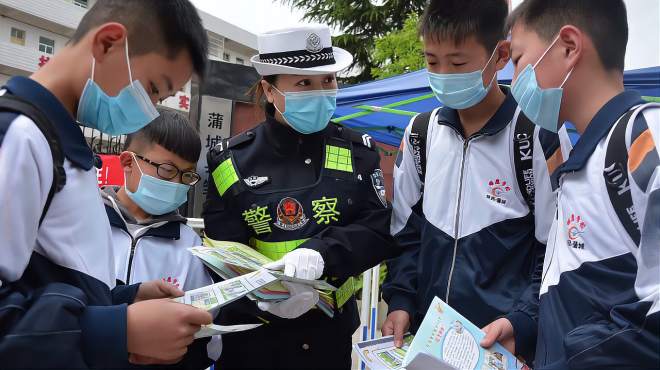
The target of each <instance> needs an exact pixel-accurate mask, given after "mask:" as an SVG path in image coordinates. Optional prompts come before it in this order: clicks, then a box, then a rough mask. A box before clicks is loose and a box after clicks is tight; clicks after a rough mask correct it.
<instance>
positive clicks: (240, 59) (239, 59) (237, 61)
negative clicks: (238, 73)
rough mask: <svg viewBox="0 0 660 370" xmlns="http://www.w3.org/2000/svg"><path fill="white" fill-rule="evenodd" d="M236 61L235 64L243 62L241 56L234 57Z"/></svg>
mask: <svg viewBox="0 0 660 370" xmlns="http://www.w3.org/2000/svg"><path fill="white" fill-rule="evenodd" d="M236 63H237V64H245V61H244V60H243V58H239V57H236Z"/></svg>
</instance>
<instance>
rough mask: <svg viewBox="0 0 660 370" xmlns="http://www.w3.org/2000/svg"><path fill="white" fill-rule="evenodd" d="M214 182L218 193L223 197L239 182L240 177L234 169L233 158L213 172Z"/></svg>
mask: <svg viewBox="0 0 660 370" xmlns="http://www.w3.org/2000/svg"><path fill="white" fill-rule="evenodd" d="M212 175H213V182H214V183H215V187H216V188H217V189H218V193H219V194H220V195H221V196H222V195H224V194H225V192H226V191H227V189H229V188H230V187H231V186H232V185H234V184H235V183H236V182H238V175H237V174H236V170H235V169H234V163H233V162H232V160H231V158H228V159H226V160H225V161H224V162H222V163H220V165H219V166H218V167H216V168H215V170H213V173H212Z"/></svg>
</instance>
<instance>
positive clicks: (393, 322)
mask: <svg viewBox="0 0 660 370" xmlns="http://www.w3.org/2000/svg"><path fill="white" fill-rule="evenodd" d="M408 329H410V314H408V312H406V311H404V310H396V311H392V312H390V314H389V315H387V319H385V322H384V323H383V328H382V329H381V333H383V336H388V335H394V345H395V346H396V347H397V348H401V347H402V346H403V334H405V333H406V332H407V331H408Z"/></svg>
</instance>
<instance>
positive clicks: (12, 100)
mask: <svg viewBox="0 0 660 370" xmlns="http://www.w3.org/2000/svg"><path fill="white" fill-rule="evenodd" d="M0 111H9V112H15V113H19V114H22V115H24V116H26V117H28V118H30V119H31V120H32V121H33V122H34V123H35V125H36V126H37V127H38V128H39V130H40V131H41V133H42V134H43V135H44V137H45V138H46V141H47V142H48V146H49V147H50V153H51V155H52V157H53V183H52V184H51V186H50V190H49V191H48V197H47V198H46V204H45V205H44V209H43V211H42V212H41V217H40V218H39V226H41V223H42V222H43V221H44V218H45V217H46V213H47V212H48V209H49V208H50V204H51V202H52V201H53V197H54V196H55V194H56V193H57V192H59V191H60V190H62V188H63V187H64V185H65V184H66V172H64V152H63V151H62V146H61V145H60V140H59V137H58V136H57V132H56V131H55V127H54V126H53V123H52V122H51V121H50V120H49V119H48V117H47V116H46V115H45V114H44V113H43V112H42V111H41V110H40V109H39V108H37V107H36V106H35V105H34V104H32V103H30V102H29V101H27V100H24V99H22V98H19V97H17V96H15V95H11V94H4V95H2V96H0Z"/></svg>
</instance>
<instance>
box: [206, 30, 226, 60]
mask: <svg viewBox="0 0 660 370" xmlns="http://www.w3.org/2000/svg"><path fill="white" fill-rule="evenodd" d="M207 35H208V40H209V56H211V57H213V58H218V59H220V57H221V56H222V51H223V50H224V49H225V38H224V37H222V36H220V35H218V34H217V33H213V32H211V31H207Z"/></svg>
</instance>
